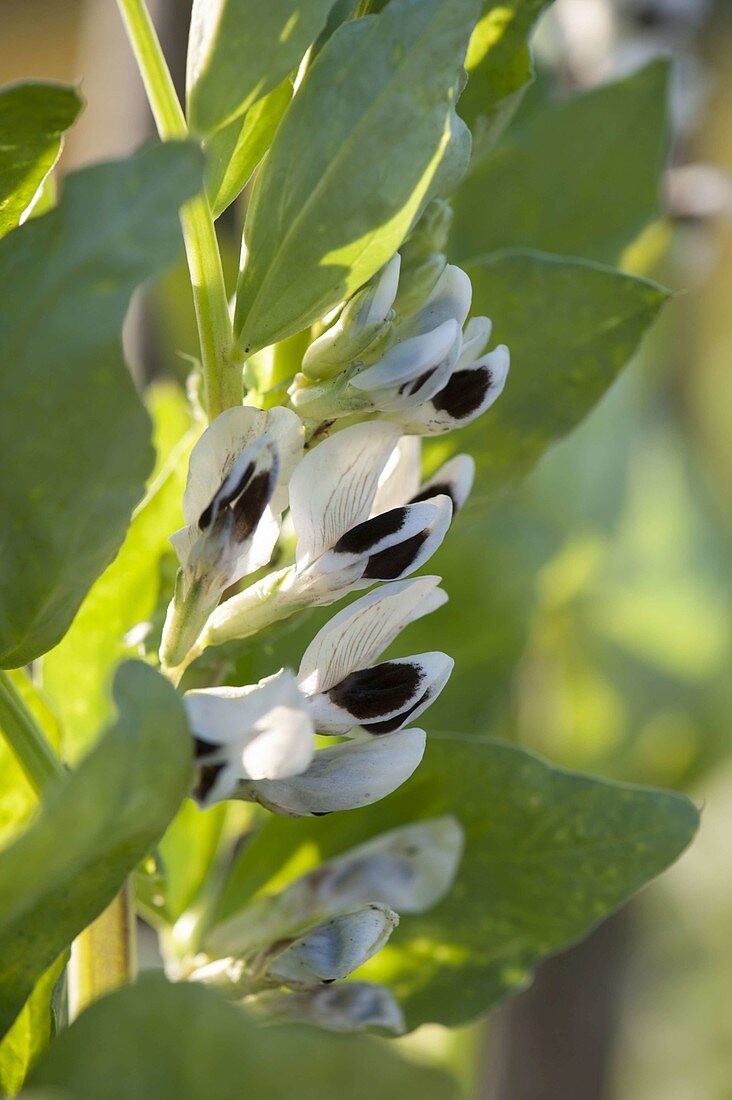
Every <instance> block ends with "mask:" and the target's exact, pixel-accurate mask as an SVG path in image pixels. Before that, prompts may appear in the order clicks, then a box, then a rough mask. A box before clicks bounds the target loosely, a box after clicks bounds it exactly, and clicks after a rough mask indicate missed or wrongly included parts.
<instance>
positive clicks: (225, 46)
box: [187, 0, 333, 134]
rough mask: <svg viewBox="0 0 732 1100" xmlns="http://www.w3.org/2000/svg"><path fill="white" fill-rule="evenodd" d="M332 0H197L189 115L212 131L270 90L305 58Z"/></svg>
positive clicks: (190, 55)
mask: <svg viewBox="0 0 732 1100" xmlns="http://www.w3.org/2000/svg"><path fill="white" fill-rule="evenodd" d="M332 5H333V0H267V3H262V2H261V0H194V4H193V13H192V15H191V33H190V38H189V41H188V75H187V96H188V119H189V122H190V124H191V128H192V129H193V130H195V131H196V132H197V133H201V134H211V133H213V131H214V130H218V129H219V127H220V126H224V125H225V124H226V123H227V122H231V121H232V119H234V118H238V117H239V116H240V115H242V114H244V112H245V111H248V110H249V108H250V107H251V106H252V105H253V104H254V103H256V102H257V100H258V99H261V98H262V96H264V95H266V94H267V92H270V91H271V90H272V89H273V88H274V87H275V86H276V85H277V84H279V83H280V81H281V80H282V79H283V78H284V77H285V76H287V74H288V73H289V72H290V71H291V70H292V69H294V68H296V67H297V65H298V64H299V62H300V59H301V58H302V56H303V54H304V53H305V51H306V50H307V48H308V46H309V45H310V43H311V42H312V41H313V40H314V39H315V38H316V37H317V35H318V33H319V32H320V30H321V28H322V27H323V25H324V23H325V21H326V18H327V16H328V12H329V10H330V8H331V7H332Z"/></svg>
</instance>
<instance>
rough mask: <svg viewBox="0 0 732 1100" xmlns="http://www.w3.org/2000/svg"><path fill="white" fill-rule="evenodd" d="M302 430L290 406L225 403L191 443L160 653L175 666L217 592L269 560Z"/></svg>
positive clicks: (298, 455)
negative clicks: (181, 523) (173, 581)
mask: <svg viewBox="0 0 732 1100" xmlns="http://www.w3.org/2000/svg"><path fill="white" fill-rule="evenodd" d="M302 447H303V430H302V426H301V424H300V421H299V419H298V417H297V416H296V415H295V414H294V413H292V412H291V411H290V410H288V409H283V408H275V409H271V410H269V411H268V412H264V411H262V410H261V409H255V408H251V407H249V406H241V407H239V408H234V409H227V410H226V411H225V412H223V413H221V415H220V416H218V417H217V418H216V420H215V421H214V422H213V423H212V424H211V425H210V426H209V427H208V428H207V429H206V431H205V432H204V433H203V435H202V436H201V438H200V439H199V441H198V442H197V444H196V446H195V447H194V448H193V451H192V453H191V459H190V466H189V471H188V481H187V483H186V489H185V494H184V497H183V515H184V518H185V521H186V526H185V527H183V528H181V530H180V531H177V532H176V533H175V534H174V535H172V536H171V542H172V543H173V546H174V548H175V551H176V554H177V555H178V560H179V561H180V566H181V568H180V572H179V574H178V580H177V583H176V591H175V597H174V599H173V601H172V603H171V605H170V608H169V610H168V617H167V620H166V624H165V629H164V633H163V643H162V649H161V656H162V659H163V662H164V663H165V664H167V665H169V666H175V665H177V664H178V663H179V662H180V661H181V660H182V659H183V657H184V656H185V654H186V653H187V651H188V650H189V649H190V647H191V645H192V644H193V643H194V642H195V640H196V638H197V637H198V634H199V632H200V630H201V628H202V626H203V625H204V622H205V620H206V618H207V616H208V614H209V613H210V612H211V610H212V609H213V608H214V607H215V606H216V604H217V603H218V601H219V599H220V598H221V595H222V593H223V592H224V591H225V589H226V588H228V587H229V586H230V585H232V584H234V583H235V582H236V581H238V580H240V579H241V578H242V577H245V576H247V575H248V574H249V573H253V572H254V571H255V570H256V569H259V568H261V567H262V566H263V565H266V564H267V562H268V561H269V560H270V558H271V556H272V551H273V549H274V546H275V543H276V541H277V537H278V535H279V530H280V517H281V515H282V511H283V509H284V508H285V506H286V504H287V481H288V479H289V477H290V474H291V472H292V469H293V468H294V466H295V464H296V462H297V461H298V459H299V457H300V456H301V454H302Z"/></svg>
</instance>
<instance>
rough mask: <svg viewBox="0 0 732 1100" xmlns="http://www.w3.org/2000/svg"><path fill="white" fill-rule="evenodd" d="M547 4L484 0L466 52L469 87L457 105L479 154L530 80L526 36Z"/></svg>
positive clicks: (542, 0)
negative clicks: (482, 10)
mask: <svg viewBox="0 0 732 1100" xmlns="http://www.w3.org/2000/svg"><path fill="white" fill-rule="evenodd" d="M550 3H551V0H486V3H485V4H484V12H483V15H482V16H481V19H480V21H479V22H478V25H477V26H476V28H475V30H474V31H473V35H472V37H471V39H470V46H469V47H468V56H467V58H466V62H465V67H466V69H467V70H468V86H467V88H466V89H465V92H464V93H463V97H462V100H461V103H460V114H461V115H462V116H463V118H464V119H465V121H466V122H467V123H468V125H469V126H470V128H471V130H472V131H473V137H474V139H475V143H476V151H477V152H484V151H485V150H486V149H487V148H489V147H490V145H491V144H492V143H493V142H494V141H495V140H496V138H497V137H498V136H499V135H500V133H501V131H502V130H503V128H504V127H505V125H506V124H507V122H508V121H509V120H510V118H511V115H512V114H513V112H514V110H515V109H516V107H517V106H518V103H519V101H520V99H521V96H522V95H523V92H524V91H525V89H526V87H527V86H528V85H529V83H530V82H531V80H532V79H533V75H534V70H533V65H532V61H531V52H530V50H529V36H530V34H531V31H532V30H533V28H534V24H535V23H536V20H537V19H538V18H539V16H540V14H541V13H542V11H544V9H545V8H547V7H548V6H549V4H550Z"/></svg>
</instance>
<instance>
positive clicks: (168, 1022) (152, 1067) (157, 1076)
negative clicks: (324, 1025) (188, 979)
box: [29, 973, 458, 1100]
mask: <svg viewBox="0 0 732 1100" xmlns="http://www.w3.org/2000/svg"><path fill="white" fill-rule="evenodd" d="M29 1084H31V1085H32V1086H33V1087H35V1088H42V1087H49V1088H53V1089H54V1094H55V1088H56V1087H58V1088H62V1089H64V1090H65V1089H68V1090H69V1091H70V1093H71V1094H72V1095H73V1097H74V1100H99V1098H100V1097H101V1096H103V1097H104V1100H130V1097H133V1096H134V1097H139V1098H140V1100H153V1098H154V1100H212V1097H214V1096H215V1098H216V1100H242V1097H246V1100H275V1098H276V1100H295V1097H296V1098H297V1100H342V1097H344V1096H348V1097H349V1100H373V1098H374V1097H375V1096H381V1097H384V1098H385V1100H386V1098H387V1097H388V1098H392V1097H400V1098H403V1100H456V1098H457V1092H458V1090H457V1086H456V1084H455V1082H454V1081H453V1080H452V1079H451V1078H449V1077H448V1076H447V1075H446V1074H444V1073H442V1072H440V1071H438V1070H434V1069H427V1068H425V1067H420V1066H417V1065H414V1064H413V1063H411V1062H408V1061H406V1060H405V1059H404V1058H402V1057H400V1056H399V1054H398V1053H397V1048H395V1047H394V1046H392V1045H390V1044H387V1043H385V1042H383V1041H379V1040H376V1039H370V1038H355V1037H353V1036H348V1035H333V1034H329V1035H326V1034H323V1033H322V1032H320V1031H318V1030H316V1029H315V1028H304V1027H301V1028H294V1027H265V1028H262V1027H255V1026H253V1025H252V1024H251V1023H250V1022H249V1021H248V1020H247V1017H246V1016H245V1014H244V1012H243V1011H242V1010H241V1009H238V1008H235V1007H234V1006H233V1005H230V1004H227V1003H226V1002H225V1001H223V1000H222V999H221V997H220V996H219V995H218V994H216V993H214V992H213V991H212V990H210V989H206V988H204V987H203V986H198V985H193V984H186V983H180V984H178V985H170V984H169V983H168V982H166V981H165V979H164V978H163V977H162V975H160V974H154V973H147V974H142V975H141V976H140V979H139V981H138V983H137V985H136V986H133V987H130V988H128V989H123V990H120V991H119V992H118V993H114V994H112V995H111V996H110V997H106V998H105V999H104V1000H102V1001H98V1002H97V1003H96V1004H94V1005H92V1006H91V1008H89V1009H88V1010H87V1011H86V1012H85V1013H84V1014H83V1015H82V1016H81V1017H80V1018H79V1019H78V1020H77V1021H76V1023H74V1024H73V1025H72V1027H71V1028H70V1029H69V1030H68V1031H66V1032H64V1034H63V1035H61V1036H59V1038H58V1039H57V1040H56V1042H55V1043H54V1044H53V1045H52V1047H51V1048H50V1049H49V1051H48V1052H47V1054H46V1056H45V1057H44V1059H43V1061H42V1062H41V1063H40V1064H39V1065H38V1067H37V1068H36V1070H35V1071H34V1072H33V1073H32V1075H31V1080H30V1082H29ZM64 1095H66V1092H65V1091H64Z"/></svg>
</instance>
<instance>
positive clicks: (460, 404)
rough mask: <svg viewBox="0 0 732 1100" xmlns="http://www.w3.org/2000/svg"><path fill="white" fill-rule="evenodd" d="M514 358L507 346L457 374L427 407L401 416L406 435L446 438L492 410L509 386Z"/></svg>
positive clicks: (421, 407)
mask: <svg viewBox="0 0 732 1100" xmlns="http://www.w3.org/2000/svg"><path fill="white" fill-rule="evenodd" d="M509 365H510V356H509V352H508V348H507V347H506V346H505V344H499V346H498V347H497V348H495V349H494V350H493V351H492V352H490V354H489V355H485V356H483V358H482V359H478V360H477V361H476V362H475V363H472V364H471V365H470V366H469V367H465V368H463V369H461V370H459V371H455V372H454V373H453V374H452V376H451V378H450V381H449V382H448V383H447V385H446V386H445V387H444V389H442V390H441V391H440V393H438V394H436V395H435V397H433V398H432V400H431V401H428V402H427V403H426V404H424V405H421V406H420V407H419V408H418V409H413V410H410V411H409V412H407V413H405V414H403V415H400V417H399V423H400V424H401V425H402V427H403V429H404V431H405V432H407V433H409V434H414V435H442V434H443V433H444V432H449V431H451V430H452V429H453V428H461V427H463V425H465V424H469V423H470V422H471V421H472V420H475V419H476V417H478V416H480V415H481V414H482V413H484V412H485V411H486V409H489V408H490V406H491V405H492V404H493V402H494V401H496V400H497V399H498V398H499V397H500V395H501V393H502V392H503V387H504V386H505V383H506V378H507V376H508V369H509Z"/></svg>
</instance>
